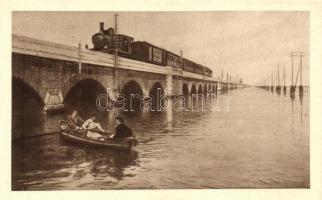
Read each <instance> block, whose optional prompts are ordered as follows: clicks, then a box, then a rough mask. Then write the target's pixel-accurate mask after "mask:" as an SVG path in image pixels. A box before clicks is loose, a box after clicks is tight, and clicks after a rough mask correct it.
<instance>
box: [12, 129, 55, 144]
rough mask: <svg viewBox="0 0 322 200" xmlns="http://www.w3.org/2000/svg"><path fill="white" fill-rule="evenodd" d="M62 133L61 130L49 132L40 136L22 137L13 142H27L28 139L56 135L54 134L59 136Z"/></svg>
mask: <svg viewBox="0 0 322 200" xmlns="http://www.w3.org/2000/svg"><path fill="white" fill-rule="evenodd" d="M59 132H60V131H59V130H55V131H51V132H47V133H43V134H39V135H31V136H28V137H20V138H16V139H13V141H14V142H15V141H20V140H26V139H32V138H37V137H42V136H46V135H54V134H58V133H59Z"/></svg>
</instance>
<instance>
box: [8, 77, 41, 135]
mask: <svg viewBox="0 0 322 200" xmlns="http://www.w3.org/2000/svg"><path fill="white" fill-rule="evenodd" d="M11 103H12V108H11V109H12V110H11V111H12V112H11V116H12V124H11V127H12V132H11V133H12V138H13V139H16V138H21V137H27V136H28V135H32V134H34V133H35V130H34V129H35V127H37V128H41V127H42V126H43V123H42V122H43V120H44V115H43V109H44V105H45V103H44V100H43V98H42V97H41V96H40V94H39V91H36V89H35V88H33V87H31V86H30V85H29V84H28V83H26V82H25V81H23V80H21V79H18V78H15V77H12V101H11ZM37 130H38V129H37Z"/></svg>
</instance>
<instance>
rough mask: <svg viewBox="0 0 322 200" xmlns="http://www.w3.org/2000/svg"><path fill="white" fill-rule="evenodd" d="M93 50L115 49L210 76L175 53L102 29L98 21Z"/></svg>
mask: <svg viewBox="0 0 322 200" xmlns="http://www.w3.org/2000/svg"><path fill="white" fill-rule="evenodd" d="M92 42H93V45H94V48H93V49H92V50H94V51H102V52H105V53H110V54H113V53H115V50H116V49H117V53H118V55H120V56H122V57H126V58H130V59H134V60H138V61H143V62H147V63H152V64H155V65H159V66H172V67H174V68H177V69H182V70H183V71H187V72H192V73H195V74H200V75H205V76H209V77H212V70H211V69H209V68H208V67H205V66H202V65H200V64H197V63H195V62H192V61H190V60H188V59H186V58H182V59H181V57H180V56H179V55H176V54H175V53H172V52H170V51H167V50H165V49H163V48H160V47H157V46H155V45H153V44H150V43H148V42H145V41H134V39H133V38H132V37H130V36H127V35H122V34H115V31H114V29H113V28H108V29H104V23H103V22H100V29H99V32H98V33H96V34H94V35H93V36H92Z"/></svg>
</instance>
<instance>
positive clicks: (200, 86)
mask: <svg viewBox="0 0 322 200" xmlns="http://www.w3.org/2000/svg"><path fill="white" fill-rule="evenodd" d="M198 94H202V85H201V84H200V85H199V87H198Z"/></svg>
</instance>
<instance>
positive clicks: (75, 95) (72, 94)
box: [64, 79, 107, 118]
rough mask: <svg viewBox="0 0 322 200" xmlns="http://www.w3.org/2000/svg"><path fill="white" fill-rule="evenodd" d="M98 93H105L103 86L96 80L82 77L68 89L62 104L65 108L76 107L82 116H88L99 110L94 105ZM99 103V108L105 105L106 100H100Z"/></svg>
mask: <svg viewBox="0 0 322 200" xmlns="http://www.w3.org/2000/svg"><path fill="white" fill-rule="evenodd" d="M100 95H107V92H106V89H105V87H104V86H102V84H100V83H99V82H98V81H96V80H93V79H84V80H81V81H79V82H78V83H77V84H76V85H75V86H74V87H72V88H71V89H70V90H69V92H68V93H67V95H66V97H65V99H64V105H65V108H66V109H67V110H69V111H71V110H74V109H76V110H78V112H79V114H80V115H81V116H82V117H84V118H88V117H89V115H90V114H91V113H92V112H97V111H100V109H99V108H98V106H97V105H96V102H97V98H98V97H99V96H100ZM106 97H107V96H106ZM105 99H106V98H105ZM106 100H107V99H106ZM100 104H101V105H100V107H101V108H106V107H107V101H100Z"/></svg>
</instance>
